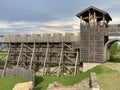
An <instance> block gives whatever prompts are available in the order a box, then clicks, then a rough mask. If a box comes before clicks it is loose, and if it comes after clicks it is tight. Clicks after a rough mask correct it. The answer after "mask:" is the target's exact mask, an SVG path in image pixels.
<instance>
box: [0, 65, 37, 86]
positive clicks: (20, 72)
mask: <svg viewBox="0 0 120 90" xmlns="http://www.w3.org/2000/svg"><path fill="white" fill-rule="evenodd" d="M2 73H3V70H0V76H2ZM5 76H20V77H22V78H24V79H26V81H32V82H33V84H34V82H35V73H34V71H33V70H31V69H24V68H21V67H17V66H14V67H13V69H10V68H6V71H5Z"/></svg>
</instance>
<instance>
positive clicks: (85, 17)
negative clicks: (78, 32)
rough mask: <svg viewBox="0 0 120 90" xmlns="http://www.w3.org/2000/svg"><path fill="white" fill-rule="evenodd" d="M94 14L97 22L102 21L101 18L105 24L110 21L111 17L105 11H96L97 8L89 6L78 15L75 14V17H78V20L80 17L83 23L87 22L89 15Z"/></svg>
mask: <svg viewBox="0 0 120 90" xmlns="http://www.w3.org/2000/svg"><path fill="white" fill-rule="evenodd" d="M94 12H95V14H96V17H97V21H101V20H103V16H104V17H105V20H106V21H107V22H109V21H112V18H111V16H110V15H109V14H108V13H107V12H106V11H103V10H101V9H98V8H96V7H94V6H89V7H88V8H86V9H85V10H83V11H81V12H79V13H78V14H76V16H77V17H79V18H80V16H82V19H83V20H84V21H86V22H88V21H89V14H93V13H94Z"/></svg>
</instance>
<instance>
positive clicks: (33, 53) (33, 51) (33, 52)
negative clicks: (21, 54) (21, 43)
mask: <svg viewBox="0 0 120 90" xmlns="http://www.w3.org/2000/svg"><path fill="white" fill-rule="evenodd" d="M34 55H35V42H34V46H33V50H32V57H31V60H30V66H29V69H31V67H32V62H33V59H34Z"/></svg>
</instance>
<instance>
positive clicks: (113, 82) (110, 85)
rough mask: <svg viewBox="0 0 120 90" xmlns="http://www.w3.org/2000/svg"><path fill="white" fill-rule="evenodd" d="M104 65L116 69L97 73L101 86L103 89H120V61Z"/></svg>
mask: <svg viewBox="0 0 120 90" xmlns="http://www.w3.org/2000/svg"><path fill="white" fill-rule="evenodd" d="M102 66H103V67H105V68H109V69H111V70H115V71H114V72H110V73H103V74H100V75H97V78H98V82H99V84H100V86H101V88H102V89H103V90H120V85H119V83H120V63H105V64H103V65H102Z"/></svg>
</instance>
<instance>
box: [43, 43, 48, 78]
mask: <svg viewBox="0 0 120 90" xmlns="http://www.w3.org/2000/svg"><path fill="white" fill-rule="evenodd" d="M48 51H49V43H48V42H47V50H46V54H45V60H44V65H43V73H42V76H44V75H45V67H46V62H47V57H48Z"/></svg>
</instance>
